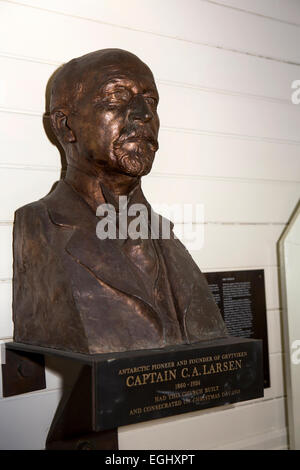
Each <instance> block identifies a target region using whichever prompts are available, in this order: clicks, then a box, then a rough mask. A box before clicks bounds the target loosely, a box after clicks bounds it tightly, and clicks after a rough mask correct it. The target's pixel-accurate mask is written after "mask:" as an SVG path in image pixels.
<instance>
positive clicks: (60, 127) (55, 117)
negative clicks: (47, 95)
mask: <svg viewBox="0 0 300 470" xmlns="http://www.w3.org/2000/svg"><path fill="white" fill-rule="evenodd" d="M50 118H51V124H52V127H53V129H54V132H55V134H56V135H57V137H58V138H59V139H60V141H61V143H65V144H68V143H72V142H76V136H75V134H74V132H73V131H72V129H71V128H70V127H69V126H68V116H67V114H65V112H64V111H63V110H61V109H58V110H54V111H52V112H51V114H50Z"/></svg>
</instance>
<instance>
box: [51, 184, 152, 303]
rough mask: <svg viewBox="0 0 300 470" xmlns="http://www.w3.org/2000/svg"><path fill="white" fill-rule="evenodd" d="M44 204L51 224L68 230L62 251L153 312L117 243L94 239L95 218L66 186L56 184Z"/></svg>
mask: <svg viewBox="0 0 300 470" xmlns="http://www.w3.org/2000/svg"><path fill="white" fill-rule="evenodd" d="M44 202H45V203H46V205H47V208H48V213H49V216H50V218H51V220H52V222H53V223H54V224H56V225H59V226H61V227H63V228H64V229H66V228H67V229H69V230H70V237H69V238H68V241H67V243H66V246H65V249H66V251H67V253H68V254H69V255H70V256H72V257H73V258H74V260H75V261H76V262H78V263H79V264H81V265H82V266H83V267H84V268H85V269H87V270H89V271H90V272H91V273H92V274H93V275H94V276H95V277H96V278H97V279H99V280H101V281H104V282H105V283H106V284H108V285H109V286H110V287H113V288H115V289H118V290H119V291H121V292H123V293H125V294H129V295H131V296H134V297H137V298H138V299H140V300H142V301H144V302H145V303H146V304H148V305H149V306H150V307H151V308H152V309H153V310H155V307H154V305H153V304H152V301H151V299H150V298H149V296H148V294H147V292H146V289H145V287H144V285H143V282H142V280H141V278H140V276H139V273H138V272H137V271H136V268H135V267H134V265H133V264H132V263H131V262H130V260H129V259H128V258H127V256H126V255H125V254H124V253H123V252H122V250H121V246H120V244H119V243H118V240H110V239H105V240H100V239H99V238H98V237H97V235H96V226H97V223H98V222H99V218H97V217H96V215H95V214H94V213H93V211H92V209H91V208H90V207H89V206H88V204H87V203H85V201H84V200H83V199H82V198H81V197H80V196H79V195H78V194H77V193H76V192H75V191H74V190H73V189H72V188H71V187H70V186H69V185H68V184H67V183H65V182H64V181H60V182H59V183H58V185H57V187H56V189H55V190H54V191H53V192H52V193H51V194H50V195H48V196H47V197H46V198H44Z"/></svg>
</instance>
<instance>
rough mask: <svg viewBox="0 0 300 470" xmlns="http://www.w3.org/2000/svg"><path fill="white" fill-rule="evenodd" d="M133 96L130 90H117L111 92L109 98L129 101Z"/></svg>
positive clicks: (113, 100) (115, 100)
mask: <svg viewBox="0 0 300 470" xmlns="http://www.w3.org/2000/svg"><path fill="white" fill-rule="evenodd" d="M130 98H131V94H130V92H129V91H128V90H115V91H113V92H111V93H109V100H110V101H111V102H119V101H121V102H122V101H124V102H127V101H129V100H130Z"/></svg>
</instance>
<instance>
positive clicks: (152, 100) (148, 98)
mask: <svg viewBox="0 0 300 470" xmlns="http://www.w3.org/2000/svg"><path fill="white" fill-rule="evenodd" d="M145 101H146V102H147V103H148V104H150V106H156V105H157V99H156V98H153V97H152V96H145Z"/></svg>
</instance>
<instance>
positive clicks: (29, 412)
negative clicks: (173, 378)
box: [0, 0, 300, 449]
mask: <svg viewBox="0 0 300 470" xmlns="http://www.w3.org/2000/svg"><path fill="white" fill-rule="evenodd" d="M0 23H1V26H0V27H1V32H0V68H1V74H0V85H1V86H0V128H1V131H2V133H1V134H2V135H1V154H0V174H1V205H0V261H1V263H0V338H1V339H2V340H5V339H6V338H11V336H12V331H13V330H12V321H11V278H12V253H11V241H12V235H11V234H12V220H13V213H14V210H15V209H16V208H17V207H19V206H21V205H24V204H26V203H28V202H31V201H33V200H36V199H38V198H40V197H42V196H43V195H45V194H46V193H47V192H48V191H49V189H50V187H51V185H52V184H53V182H54V181H55V180H56V179H57V178H58V177H59V170H60V159H59V155H58V151H57V149H56V148H55V147H54V146H52V145H51V144H50V143H49V141H48V140H47V137H46V135H45V133H44V131H43V126H42V114H43V111H44V92H45V86H46V83H47V80H48V78H49V77H50V75H51V74H52V72H53V71H54V70H55V69H56V68H57V66H58V65H60V64H61V63H62V62H64V61H68V60H70V59H71V58H73V57H78V56H80V55H82V54H85V53H87V52H91V51H94V50H97V49H102V48H106V47H121V48H123V49H127V50H129V51H132V52H134V53H136V54H137V55H138V56H139V57H140V58H141V59H142V60H144V61H145V62H146V63H147V64H148V65H149V66H150V67H151V69H152V70H153V73H154V75H155V77H156V79H157V83H158V87H159V92H160V96H161V103H160V106H159V113H160V117H161V132H160V151H159V154H158V155H157V159H156V163H155V167H154V170H153V173H152V174H151V175H150V176H149V177H147V178H146V179H145V180H144V190H145V192H146V194H147V196H148V197H149V200H150V201H152V202H194V203H203V204H204V207H205V224H204V228H205V244H204V247H203V249H202V250H200V251H195V252H193V253H192V254H193V256H194V258H195V260H196V261H197V263H199V266H200V267H201V268H202V270H204V271H215V270H229V269H232V270H234V269H249V268H263V269H264V270H265V276H266V295H267V308H268V332H269V347H270V364H271V382H272V387H271V388H270V389H268V390H267V391H266V396H265V398H264V399H259V400H255V401H251V402H246V403H242V404H238V405H236V406H229V407H224V408H220V409H217V408H216V409H213V410H209V411H203V412H195V413H192V414H189V415H182V416H180V417H172V418H166V419H163V420H159V421H152V422H150V423H142V424H139V425H133V426H127V427H123V428H120V429H119V440H120V447H121V448H122V449H143V448H152V449H154V448H157V449H168V448H169V449H180V448H185V449H187V448H190V449H246V448H247V449H248V448H250V449H280V448H287V445H288V444H287V428H286V415H285V396H284V385H283V371H282V343H281V331H280V303H279V292H278V279H277V277H278V268H277V265H278V260H277V255H276V242H277V240H278V238H279V236H280V234H281V233H282V231H283V229H284V227H285V225H286V223H287V221H288V219H289V216H290V214H291V212H292V210H293V208H294V206H295V205H296V202H297V200H298V198H299V192H300V191H299V189H300V158H299V150H300V106H298V107H297V106H296V105H293V104H292V103H291V99H290V96H291V82H292V81H293V80H295V79H299V78H300V68H299V65H300V48H299V44H300V2H299V1H298V0H223V1H209V0H184V1H183V0H126V2H125V1H124V0H114V1H110V0H22V1H6V0H4V1H0ZM166 195H167V199H166ZM62 369H63V367H62ZM59 370H60V367H57V365H55V364H54V365H53V364H50V363H49V364H48V368H47V390H46V391H41V392H35V393H31V394H27V395H23V396H18V397H13V398H6V399H4V398H0V448H1V449H28V448H31V449H40V448H43V445H44V441H45V437H46V434H47V431H48V428H49V425H50V422H51V419H52V417H53V413H54V411H55V408H56V406H57V403H58V399H59V396H60V389H61V382H62V374H61V373H60V372H59ZM0 385H1V384H0Z"/></svg>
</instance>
